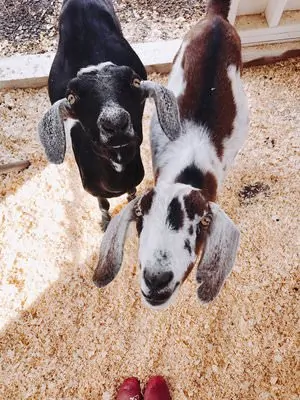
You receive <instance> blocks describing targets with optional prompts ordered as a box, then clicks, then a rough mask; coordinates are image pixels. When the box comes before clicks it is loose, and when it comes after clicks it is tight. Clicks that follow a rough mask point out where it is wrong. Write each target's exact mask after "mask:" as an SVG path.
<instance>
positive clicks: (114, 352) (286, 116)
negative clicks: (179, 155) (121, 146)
mask: <svg viewBox="0 0 300 400" xmlns="http://www.w3.org/2000/svg"><path fill="white" fill-rule="evenodd" d="M244 80H245V88H246V91H247V93H248V96H249V103H250V107H251V113H252V116H251V130H250V135H249V139H248V141H247V144H246V145H245V147H244V149H243V150H242V152H241V153H240V154H239V156H238V158H237V161H236V164H235V166H234V168H233V169H232V171H231V173H230V175H229V176H228V178H227V180H226V182H225V185H224V188H223V190H222V193H221V194H220V197H219V202H220V203H221V204H222V207H223V208H224V209H225V210H226V212H227V213H228V214H229V215H230V216H231V217H232V218H233V220H234V221H235V222H236V223H237V224H238V226H239V228H240V230H241V246H240V250H239V255H238V258H237V262H236V265H235V267H234V270H233V272H232V274H231V276H230V278H229V279H228V281H227V283H226V284H225V287H224V288H223V291H222V292H221V295H220V296H219V298H218V299H217V300H216V301H215V302H214V303H213V304H211V305H209V306H206V307H204V306H202V305H200V304H199V303H198V301H197V298H196V284H195V282H194V273H191V274H190V276H189V279H188V280H187V282H186V283H185V284H184V286H183V288H182V290H181V293H180V295H179V298H178V300H177V302H176V304H175V305H174V306H171V307H170V308H169V309H168V310H166V311H164V312H154V311H151V310H148V309H146V308H145V307H144V306H143V305H142V304H141V299H140V294H139V287H138V276H137V257H136V250H137V241H136V239H135V237H134V236H133V237H132V238H131V239H129V240H128V241H127V245H126V257H125V262H124V265H123V269H122V271H121V273H120V274H119V275H118V277H117V279H116V280H115V281H114V282H113V283H112V284H111V285H109V286H108V287H107V288H106V289H104V290H99V289H97V288H96V287H95V286H94V285H93V283H92V280H91V278H92V274H93V270H94V267H95V265H96V261H97V257H98V251H99V244H100V240H101V233H100V227H99V220H100V215H99V211H98V208H97V201H96V200H95V199H94V198H92V197H91V196H89V195H88V194H86V193H85V192H84V191H83V189H82V187H81V183H80V180H79V175H78V172H77V169H76V165H75V163H74V161H73V158H72V155H69V156H68V157H67V159H66V162H65V163H64V164H63V165H61V166H53V165H49V164H48V163H47V162H46V160H45V157H44V155H43V152H42V150H41V148H40V147H39V144H38V143H36V141H35V132H36V124H37V122H38V118H39V117H40V116H41V115H42V112H43V111H45V110H46V109H47V107H48V104H49V103H48V100H47V93H46V90H45V89H43V90H26V91H22V90H15V91H10V92H6V93H5V92H2V93H1V105H0V107H1V109H0V111H1V120H2V122H1V127H0V129H1V136H0V154H1V156H0V161H2V162H3V161H12V160H17V159H25V158H27V157H28V158H29V159H30V160H31V161H32V165H31V167H30V168H29V169H28V170H26V171H24V172H21V173H19V174H15V173H11V174H9V175H7V176H4V175H3V176H2V177H1V182H0V194H1V196H2V201H1V205H0V207H1V208H0V212H1V214H0V223H1V230H0V243H1V244H0V251H1V260H0V274H1V287H0V322H1V336H0V354H1V359H0V374H1V375H0V398H1V400H2V399H5V400H8V399H13V400H17V399H39V400H40V399H47V400H50V399H56V400H57V399H65V400H66V399H68V400H69V399H70V400H71V399H72V400H73V399H84V400H87V399H113V398H114V395H113V394H114V393H115V389H116V387H117V386H118V384H119V383H120V382H121V381H122V380H123V378H125V377H127V376H131V375H134V376H138V377H139V378H140V379H141V380H142V382H145V381H146V379H147V378H148V377H149V376H150V375H152V374H163V375H165V376H166V378H167V380H168V381H169V383H170V387H171V392H172V395H173V398H174V399H175V400H183V399H195V400H200V399H201V400H206V399H213V400H220V399H230V400H234V399H243V400H244V399H247V400H248V399H249V400H250V399H253V400H254V399H255V400H266V399H278V400H296V399H298V398H299V397H298V396H297V395H299V391H298V390H299V387H297V376H296V373H297V372H296V371H297V370H296V354H297V343H296V341H297V324H298V322H299V307H298V308H297V305H298V306H299V303H298V304H297V299H299V281H298V278H299V275H298V272H297V263H298V261H299V254H297V244H299V240H296V238H297V237H298V239H299V153H297V151H298V150H299V129H300V105H299V88H300V61H299V60H298V61H297V60H290V61H287V62H285V63H278V64H276V65H273V66H268V67H259V68H255V69H254V68H253V69H247V70H246V71H245V74H244ZM152 107H153V106H152V104H148V105H147V108H146V116H145V141H144V150H143V157H144V162H145V165H146V168H147V177H146V179H145V181H144V182H143V184H142V185H141V187H140V190H141V191H142V190H144V189H145V187H147V186H149V185H151V168H150V165H151V164H150V153H149V148H148V124H149V118H150V114H151V110H152ZM122 201H123V200H122V199H121V200H120V199H118V200H115V201H114V205H117V204H118V203H120V202H122ZM298 250H299V247H298ZM298 326H299V325H298ZM298 337H299V336H298ZM298 378H299V376H298ZM298 382H299V379H298Z"/></svg>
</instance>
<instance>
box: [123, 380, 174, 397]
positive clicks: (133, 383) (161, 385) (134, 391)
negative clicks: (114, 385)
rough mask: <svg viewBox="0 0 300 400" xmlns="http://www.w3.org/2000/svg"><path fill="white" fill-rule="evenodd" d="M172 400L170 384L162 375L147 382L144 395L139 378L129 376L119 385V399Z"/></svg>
mask: <svg viewBox="0 0 300 400" xmlns="http://www.w3.org/2000/svg"><path fill="white" fill-rule="evenodd" d="M143 398H144V400H171V396H170V392H169V389H168V385H167V383H166V381H165V379H164V378H163V377H162V376H153V377H152V378H150V379H149V381H148V382H147V385H146V387H145V391H144V397H143V395H142V392H141V386H140V382H139V380H138V379H137V378H128V379H125V381H124V382H123V383H122V385H121V386H120V387H119V390H118V393H117V400H142V399H143Z"/></svg>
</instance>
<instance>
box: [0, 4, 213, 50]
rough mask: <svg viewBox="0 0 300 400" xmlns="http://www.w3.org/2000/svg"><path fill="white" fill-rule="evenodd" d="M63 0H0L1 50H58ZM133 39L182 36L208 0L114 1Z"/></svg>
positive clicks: (124, 29)
mask: <svg viewBox="0 0 300 400" xmlns="http://www.w3.org/2000/svg"><path fill="white" fill-rule="evenodd" d="M61 4H62V0H24V1H13V0H0V54H1V56H2V55H3V56H10V55H13V54H16V53H21V54H24V53H25V54H28V53H44V52H48V51H55V48H56V43H57V22H58V16H59V12H60V8H61ZM114 4H115V7H116V11H117V14H118V16H119V19H120V21H121V24H122V27H123V32H124V35H125V37H126V38H127V39H128V40H129V41H130V42H146V41H156V40H167V39H175V38H180V37H182V36H183V35H184V33H185V32H186V31H187V30H188V29H189V27H190V25H191V24H194V23H196V22H197V21H198V20H199V18H200V17H201V16H202V15H203V13H204V11H205V4H206V1H205V0H202V1H197V0H180V1H177V0H158V1H155V2H154V1H153V0H133V1H129V0H119V1H114Z"/></svg>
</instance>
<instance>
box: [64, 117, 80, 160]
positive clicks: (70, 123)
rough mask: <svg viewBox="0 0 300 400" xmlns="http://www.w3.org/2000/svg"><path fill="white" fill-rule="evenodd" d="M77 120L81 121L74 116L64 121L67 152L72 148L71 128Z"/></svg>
mask: <svg viewBox="0 0 300 400" xmlns="http://www.w3.org/2000/svg"><path fill="white" fill-rule="evenodd" d="M77 122H79V121H78V119H72V118H68V119H66V120H65V121H64V129H65V135H66V152H68V153H69V152H70V151H71V150H72V139H71V129H72V128H73V126H74V125H75V124H76V123H77Z"/></svg>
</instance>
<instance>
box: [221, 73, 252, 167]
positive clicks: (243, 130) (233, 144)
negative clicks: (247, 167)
mask: <svg viewBox="0 0 300 400" xmlns="http://www.w3.org/2000/svg"><path fill="white" fill-rule="evenodd" d="M227 74H228V77H229V79H230V81H231V89H232V94H233V98H234V102H235V105H236V116H235V119H234V121H233V130H232V132H231V136H230V138H228V139H225V140H224V142H223V145H224V153H223V160H222V164H223V167H224V169H225V170H227V168H228V167H230V166H231V165H232V163H233V161H234V158H235V156H236V155H237V153H238V152H239V151H240V149H241V148H242V146H243V144H244V142H245V140H246V138H247V136H248V129H249V109H248V102H247V97H246V94H245V92H244V89H243V85H242V80H241V77H240V71H239V70H238V69H237V67H236V65H229V67H228V68H227Z"/></svg>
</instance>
